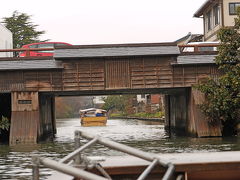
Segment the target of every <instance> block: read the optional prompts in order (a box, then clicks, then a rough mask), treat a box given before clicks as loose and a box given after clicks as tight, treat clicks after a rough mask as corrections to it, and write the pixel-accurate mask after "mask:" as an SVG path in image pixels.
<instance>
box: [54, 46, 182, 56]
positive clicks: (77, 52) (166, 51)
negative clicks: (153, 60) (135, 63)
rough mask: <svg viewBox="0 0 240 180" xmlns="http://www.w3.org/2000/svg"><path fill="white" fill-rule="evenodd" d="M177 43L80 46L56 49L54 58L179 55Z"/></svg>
mask: <svg viewBox="0 0 240 180" xmlns="http://www.w3.org/2000/svg"><path fill="white" fill-rule="evenodd" d="M179 54H180V52H179V49H178V47H177V46H176V45H173V44H169V45H161V44H159V45H156V44H155V45H147V44H146V45H145V46H144V44H141V46H127V45H126V46H123V45H122V46H109V47H107V46H100V45H99V46H95V47H94V46H89V47H88V46H84V47H81V46H79V47H78V48H68V49H55V53H54V58H55V59H59V58H60V59H62V58H83V57H113V56H148V55H179Z"/></svg>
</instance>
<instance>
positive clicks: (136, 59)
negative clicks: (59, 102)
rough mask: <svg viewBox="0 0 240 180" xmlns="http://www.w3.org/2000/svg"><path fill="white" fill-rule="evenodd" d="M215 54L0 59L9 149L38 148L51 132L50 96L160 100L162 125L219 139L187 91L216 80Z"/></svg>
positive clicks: (128, 47) (142, 49)
mask: <svg viewBox="0 0 240 180" xmlns="http://www.w3.org/2000/svg"><path fill="white" fill-rule="evenodd" d="M215 55H216V52H192V53H181V52H180V50H179V47H178V46H177V45H176V44H172V43H153V44H149V43H146V44H116V45H86V46H69V47H59V48H57V49H55V53H54V57H25V58H0V102H1V103H0V115H2V116H6V117H8V118H9V119H11V130H10V143H11V144H14V143H18V142H37V141H38V140H40V139H42V138H45V137H51V136H53V134H54V133H55V132H56V127H55V109H54V108H55V102H54V97H55V96H78V95H80V96H82V95H110V94H137V93H140V94H144V93H149V94H151V93H163V94H165V111H166V121H165V125H166V127H167V128H170V129H171V130H172V131H175V132H176V133H177V134H179V133H190V134H193V135H197V136H199V137H203V136H220V135H221V130H220V125H219V126H218V125H215V126H212V125H210V124H208V123H207V121H206V119H205V118H204V116H203V115H202V114H201V112H200V110H199V108H198V104H200V103H201V102H202V101H203V99H204V97H203V96H202V95H201V94H200V93H199V92H197V91H195V90H193V89H192V86H193V85H194V84H196V83H198V82H199V81H203V80H205V79H206V77H214V78H217V76H218V72H217V68H216V65H215V63H214V61H213V60H214V56H215Z"/></svg>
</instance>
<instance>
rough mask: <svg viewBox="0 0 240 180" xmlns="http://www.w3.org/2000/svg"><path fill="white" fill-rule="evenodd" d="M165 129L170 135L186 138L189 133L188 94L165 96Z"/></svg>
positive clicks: (180, 93)
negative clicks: (187, 128)
mask: <svg viewBox="0 0 240 180" xmlns="http://www.w3.org/2000/svg"><path fill="white" fill-rule="evenodd" d="M164 101H165V129H166V130H167V131H168V132H169V134H170V135H171V136H172V135H176V136H184V135H186V133H187V130H186V127H187V118H188V116H187V110H188V109H187V96H186V92H185V91H184V92H179V93H174V94H171V95H165V98H164Z"/></svg>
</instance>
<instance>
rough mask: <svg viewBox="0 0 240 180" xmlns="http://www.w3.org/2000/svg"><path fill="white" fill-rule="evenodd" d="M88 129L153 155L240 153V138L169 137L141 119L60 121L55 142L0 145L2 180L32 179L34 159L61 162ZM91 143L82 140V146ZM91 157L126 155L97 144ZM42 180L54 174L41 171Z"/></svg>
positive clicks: (158, 128) (158, 126)
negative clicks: (100, 123)
mask: <svg viewBox="0 0 240 180" xmlns="http://www.w3.org/2000/svg"><path fill="white" fill-rule="evenodd" d="M75 130H84V131H87V132H89V133H92V134H97V135H100V136H102V137H106V138H109V139H112V140H114V141H117V142H120V143H124V144H126V145H129V146H132V147H135V148H139V149H141V150H143V151H148V152H153V153H181V152H213V151H237V150H240V145H239V142H240V138H236V137H233V138H184V137H178V138H176V137H175V138H169V137H168V136H167V134H166V132H165V131H164V126H163V125H161V124H158V123H146V122H143V121H137V120H108V123H107V126H106V127H81V126H80V123H79V119H58V120H57V134H56V138H55V139H54V141H53V142H45V143H40V144H36V145H34V144H33V145H16V146H7V145H1V144H0V180H1V179H20V180H28V179H31V171H32V169H31V157H32V156H33V155H39V156H43V157H50V158H52V159H55V160H57V159H60V158H62V157H64V156H65V155H67V154H68V153H70V152H72V151H73V149H74V131H75ZM85 142H87V141H86V140H82V143H85ZM85 153H86V154H88V155H91V156H115V155H123V154H122V153H119V152H116V151H114V150H109V149H108V148H106V147H104V146H101V145H95V146H93V147H91V148H90V149H87V150H86V151H85ZM40 172H41V179H46V177H47V176H49V175H50V174H51V173H52V171H51V170H49V169H46V168H43V169H41V171H40Z"/></svg>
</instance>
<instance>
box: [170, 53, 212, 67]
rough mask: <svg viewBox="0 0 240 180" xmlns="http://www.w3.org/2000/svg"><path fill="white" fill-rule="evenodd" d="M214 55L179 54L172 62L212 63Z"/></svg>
mask: <svg viewBox="0 0 240 180" xmlns="http://www.w3.org/2000/svg"><path fill="white" fill-rule="evenodd" d="M215 56H216V55H182V56H181V55H180V56H178V57H177V63H174V64H176V65H177V64H214V63H215V62H214V58H215Z"/></svg>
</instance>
